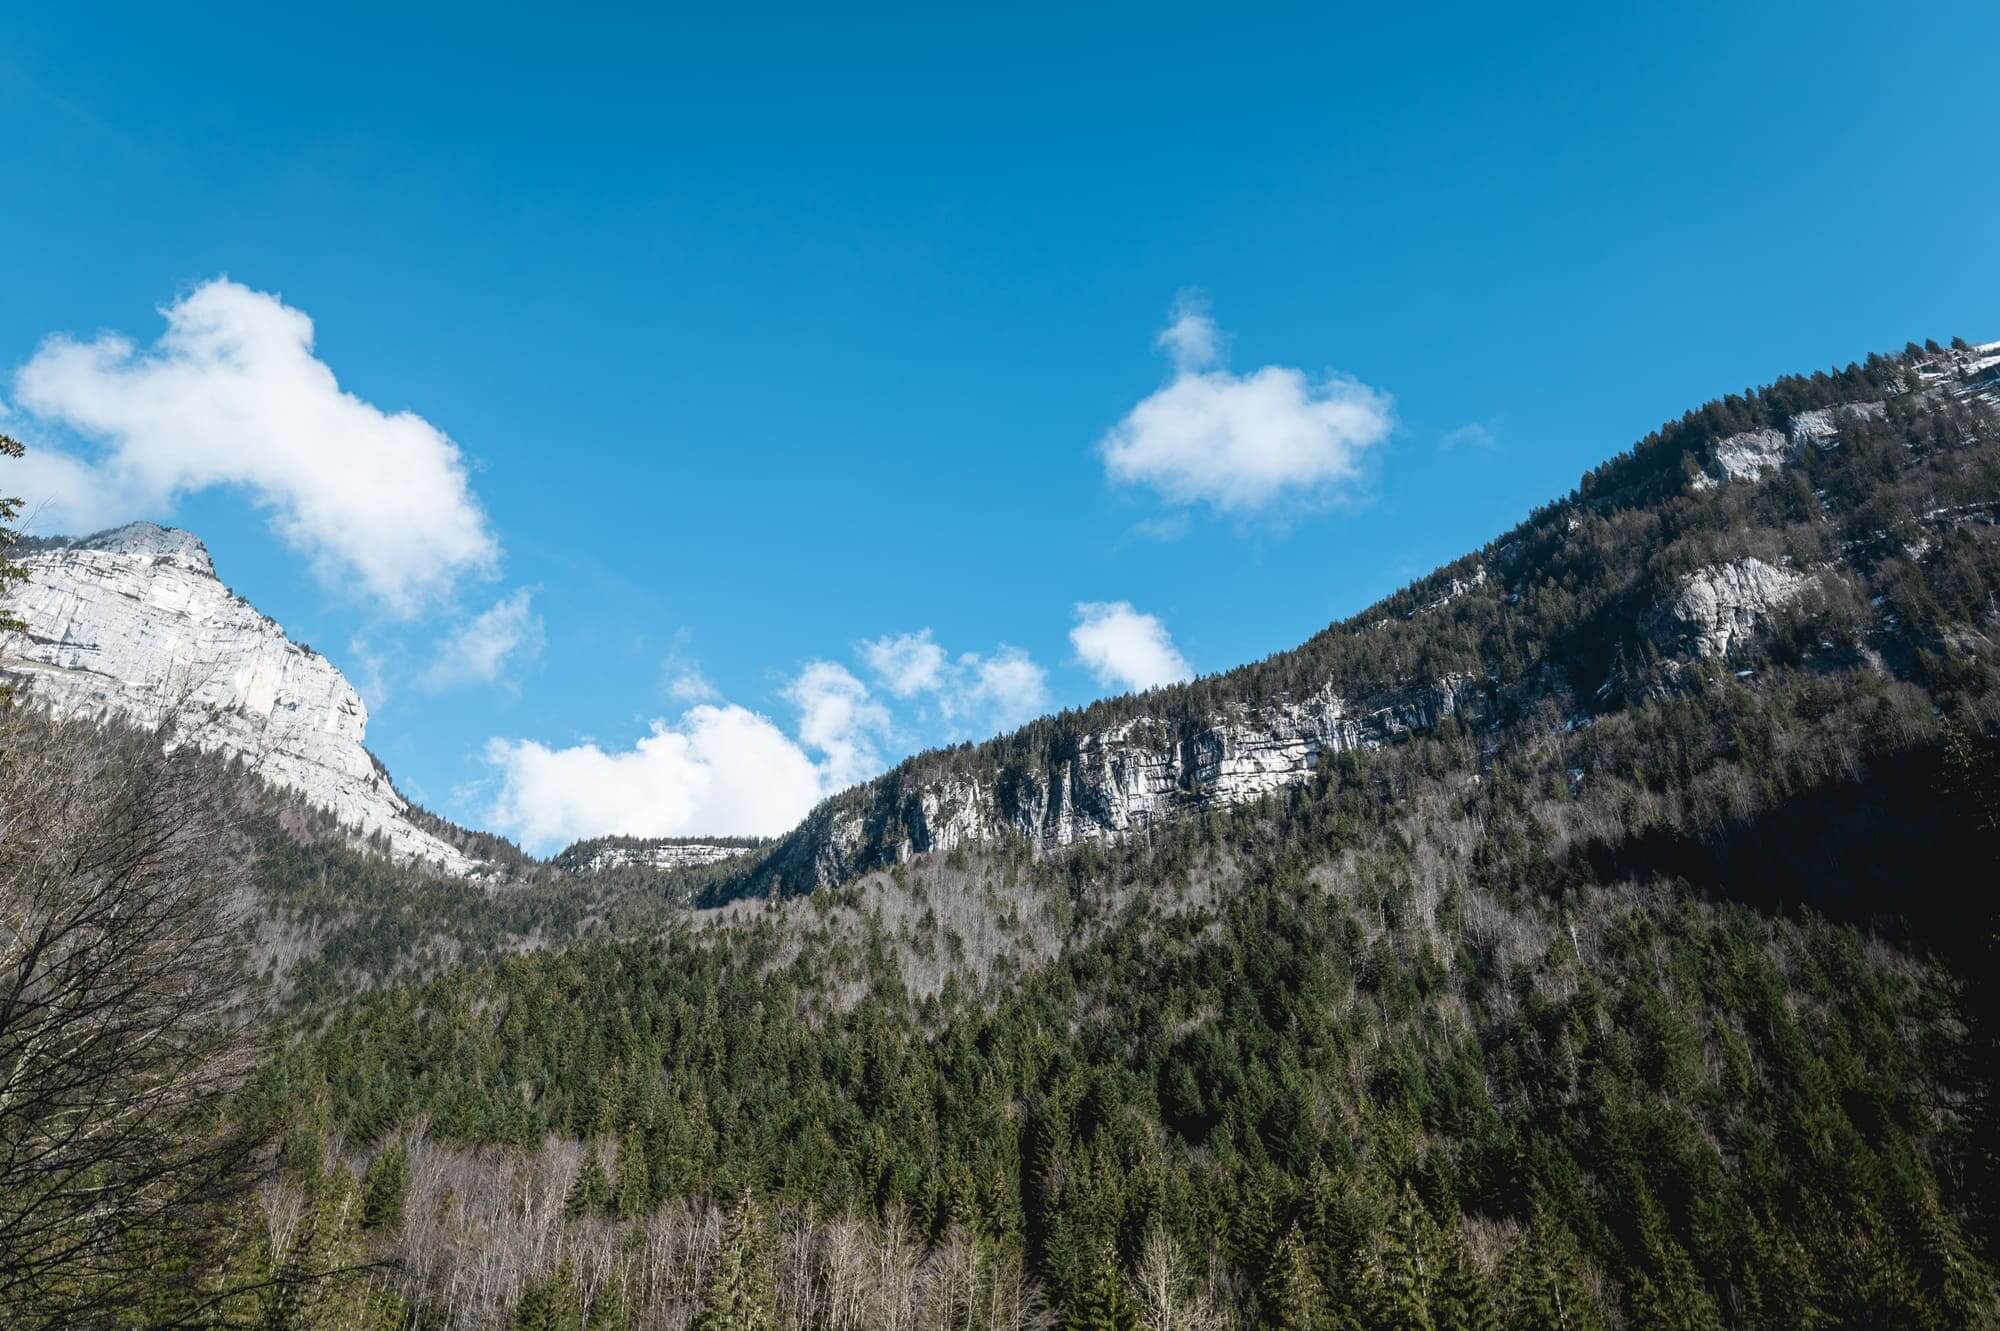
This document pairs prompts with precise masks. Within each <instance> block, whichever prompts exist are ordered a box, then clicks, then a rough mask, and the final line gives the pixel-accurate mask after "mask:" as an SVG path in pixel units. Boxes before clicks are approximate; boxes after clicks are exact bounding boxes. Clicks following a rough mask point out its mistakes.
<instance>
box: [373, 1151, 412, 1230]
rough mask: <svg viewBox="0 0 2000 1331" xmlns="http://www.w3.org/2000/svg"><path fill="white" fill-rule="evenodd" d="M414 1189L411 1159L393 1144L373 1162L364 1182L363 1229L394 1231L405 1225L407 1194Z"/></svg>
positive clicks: (405, 1152) (378, 1154)
mask: <svg viewBox="0 0 2000 1331" xmlns="http://www.w3.org/2000/svg"><path fill="white" fill-rule="evenodd" d="M409 1186H410V1156H409V1152H408V1151H407V1150H405V1149H404V1147H403V1144H402V1143H401V1142H392V1143H390V1144H389V1145H388V1146H387V1147H385V1148H384V1149H383V1150H382V1151H380V1152H379V1153H377V1155H376V1156H375V1158H374V1160H372V1161H370V1162H369V1165H368V1173H367V1174H366V1175H365V1176H364V1177H363V1178H362V1181H361V1197H362V1202H361V1226H362V1228H364V1229H371V1230H387V1231H390V1232H394V1231H395V1230H396V1229H398V1228H399V1227H401V1225H402V1223H403V1195H404V1194H405V1193H406V1192H407V1191H408V1190H409Z"/></svg>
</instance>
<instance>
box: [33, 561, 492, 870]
mask: <svg viewBox="0 0 2000 1331" xmlns="http://www.w3.org/2000/svg"><path fill="white" fill-rule="evenodd" d="M18 551H19V553H18V562H19V563H21V564H22V565H23V566H24V567H25V569H26V571H27V577H26V579H25V580H23V581H22V582H20V583H19V584H17V585H16V586H14V587H13V588H11V589H10V590H9V594H8V597H7V600H6V609H7V610H8V611H9V612H11V613H12V614H13V615H14V616H15V617H16V618H17V619H18V620H19V621H20V622H21V623H22V625H23V628H22V629H21V630H19V631H16V632H8V633H6V634H5V635H4V637H0V673H4V674H6V675H8V676H11V677H13V679H14V680H15V681H16V683H17V686H18V687H19V688H20V690H21V691H22V692H23V693H24V694H25V695H26V696H27V697H29V698H30V699H32V700H34V701H36V702H37V703H39V704H41V705H42V706H44V707H46V708H47V709H49V710H50V711H52V712H53V713H55V714H57V715H59V716H85V717H96V716H112V717H116V718H118V719H120V720H124V721H127V722H131V723H134V724H137V725H140V726H143V727H146V728H148V729H156V728H158V727H160V726H161V725H162V724H163V723H164V722H166V721H167V720H168V719H169V717H170V716H171V717H173V719H175V721H176V722H177V723H178V724H180V725H184V726H186V727H188V728H189V731H190V733H191V734H192V736H193V738H194V741H195V743H196V744H197V745H199V746H200V747H201V748H202V749H203V750H204V751H210V752H216V753H220V754H222V755H225V756H227V757H230V758H236V759H240V760H242V761H243V762H244V763H245V764H247V765H248V766H249V767H250V768H251V769H252V770H253V771H255V772H256V773H257V775H259V776H261V777H263V778H264V780H266V781H268V782H270V783H271V784H272V785H274V786H277V787H279V788H280V789H283V790H289V791H295V792H297V793H298V794H299V795H301V796H302V797H303V798H304V799H305V800H306V801H307V802H309V803H310V804H312V805H313V806H315V807H316V808H319V809H322V810H324V811H326V812H328V813H331V814H332V815H334V817H335V818H337V819H338V820H339V821H340V823H341V824H343V825H344V826H345V827H346V828H348V829H349V830H350V832H351V833H352V834H354V835H356V836H358V837H360V838H363V839H368V840H375V841H378V842H379V843H380V844H381V846H382V847H383V848H384V849H386V850H387V851H388V853H389V854H391V855H392V856H394V857H396V858H398V859H400V860H404V861H411V862H419V863H424V864H428V865H430V866H431V867H433V868H435V869H436V870H438V871H440V872H444V873H451V874H473V873H477V872H478V871H479V870H480V868H481V863H480V861H478V860H475V859H473V858H472V857H471V856H469V855H467V854H466V853H465V852H464V851H462V850H460V849H459V848H458V847H457V846H455V845H452V844H451V843H450V842H448V841H447V840H445V839H444V838H443V837H442V836H440V835H438V834H437V833H436V832H434V831H432V830H427V829H426V828H425V827H422V826H419V825H418V823H417V821H416V818H417V817H418V816H419V815H417V814H416V813H415V812H414V811H413V809H412V807H411V805H410V804H409V802H408V801H407V800H405V799H404V798H403V797H402V795H400V794H399V793H397V791H396V788H395V786H394V785H393V783H392V782H391V781H390V779H389V774H388V772H387V770H386V769H385V768H384V767H383V766H382V764H381V762H380V761H379V760H377V759H376V757H375V756H374V755H373V754H372V753H370V752H369V751H368V750H367V749H366V748H365V747H363V744H362V740H363V738H364V736H365V734H366V732H367V728H368V709H367V707H366V706H365V705H364V704H363V703H362V701H361V695H360V694H359V693H357V692H356V691H355V689H354V686H353V685H352V684H350V683H349V682H348V681H347V678H346V676H344V675H342V674H341V673H340V671H339V670H337V669H335V668H334V666H333V664H332V663H331V662H329V661H328V660H327V659H326V658H325V657H323V656H321V655H320V654H319V653H317V652H315V651H313V650H312V649H311V648H310V647H306V646H304V645H302V644H300V643H296V642H293V641H292V640H291V639H290V638H288V637H286V636H285V631H284V630H283V629H282V628H280V627H279V626H278V624H277V622H276V621H274V620H272V619H271V618H270V617H268V616H266V615H263V614H261V613H259V612H258V611H257V610H256V609H255V608H254V607H253V606H251V605H250V603H249V602H247V601H245V600H243V599H242V598H241V597H238V596H236V595H234V594H233V593H231V592H230V590H229V589H228V588H227V587H225V586H224V585H223V584H222V582H221V580H220V579H219V578H217V576H216V572H215V564H214V561H213V560H212V559H211V558H210V557H209V553H208V548H207V547H206V546H204V545H203V544H202V543H201V541H200V540H199V539H198V538H196V537H195V536H194V535H192V534H191V533H189V532H185V531H181V530H178V529H176V528H171V527H160V526H156V525H154V524H152V523H149V522H136V523H132V524H131V525H129V526H125V527H119V528H116V529H114V530H112V531H105V532H99V533H98V534H96V535H94V536H85V537H80V538H67V537H63V538H55V539H43V540H31V541H24V542H22V543H21V545H20V546H19V547H18Z"/></svg>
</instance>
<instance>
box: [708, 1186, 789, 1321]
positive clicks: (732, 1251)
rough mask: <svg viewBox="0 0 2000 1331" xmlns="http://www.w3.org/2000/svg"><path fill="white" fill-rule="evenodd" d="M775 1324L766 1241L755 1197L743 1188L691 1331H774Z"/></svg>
mask: <svg viewBox="0 0 2000 1331" xmlns="http://www.w3.org/2000/svg"><path fill="white" fill-rule="evenodd" d="M777 1325H778V1312H777V1295H776V1292H775V1291H774V1289H773V1287H772V1279H771V1257H770V1249H769V1240H768V1238H767V1237H766V1235H765V1232H764V1219H763V1215H762V1212H761V1211H760V1210H759V1208H758V1206H757V1201H756V1198H754V1197H752V1196H751V1195H750V1192H749V1190H748V1189H747V1188H746V1189H745V1190H744V1192H743V1195H742V1196H741V1197H739V1198H738V1199H737V1202H736V1206H735V1208H734V1209H733V1210H732V1211H731V1212H730V1213H729V1223H728V1225H727V1227H726V1228H725V1229H724V1230H723V1233H722V1249H721V1251H720V1252H718V1253H717V1254H716V1257H715V1269H714V1270H713V1271H711V1272H710V1273H709V1277H708V1287H707V1288H706V1289H705V1290H704V1291H703V1292H702V1299H701V1311H700V1312H699V1313H697V1314H696V1315H695V1320H694V1328H693V1331H776V1328H777Z"/></svg>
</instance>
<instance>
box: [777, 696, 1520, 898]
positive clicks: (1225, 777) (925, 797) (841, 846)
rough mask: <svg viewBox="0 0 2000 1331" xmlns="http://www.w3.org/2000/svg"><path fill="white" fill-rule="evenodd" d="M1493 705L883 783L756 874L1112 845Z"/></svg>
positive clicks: (1255, 715)
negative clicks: (1002, 846)
mask: <svg viewBox="0 0 2000 1331" xmlns="http://www.w3.org/2000/svg"><path fill="white" fill-rule="evenodd" d="M1493 702H1494V700H1493V698H1492V695H1491V692H1490V689H1489V686H1488V685H1487V684H1486V683H1485V682H1484V681H1479V680H1474V679H1473V678H1472V677H1470V676H1466V675H1450V676H1446V677H1445V678H1443V679H1439V680H1436V681H1433V682H1432V683H1430V684H1426V685H1419V686H1415V687H1411V688H1408V689H1403V690H1399V691H1396V692H1393V693H1390V694H1386V695H1384V696H1381V697H1376V698H1372V699H1369V700H1367V701H1366V702H1362V703H1356V702H1354V701H1351V700H1349V699H1346V698H1343V697H1341V696H1340V695H1339V694H1338V693H1336V692H1334V691H1333V690H1332V689H1331V688H1324V689H1321V690H1320V691H1319V692H1317V693H1315V694H1313V695H1312V696H1311V697H1309V698H1306V699H1304V700H1303V701H1300V702H1297V703H1291V702H1281V703H1279V704H1276V705H1273V706H1268V707H1263V708H1251V707H1247V706H1243V705H1235V706H1232V707H1230V708H1229V709H1227V710H1226V711H1225V712H1224V714H1223V715H1221V716H1219V717H1216V718H1214V719H1213V720H1212V721H1211V722H1210V723H1209V724H1207V725H1205V726H1203V727H1201V728H1199V729H1197V730H1193V731H1191V732H1186V733H1182V732H1181V731H1180V730H1179V728H1176V727H1172V726H1169V725H1167V724H1165V723H1163V722H1161V721H1157V720H1153V719H1150V718H1145V717H1141V718H1138V719H1135V720H1132V721H1127V722H1124V723H1121V724H1119V725H1117V726H1114V727H1111V728H1109V729H1107V730H1104V731H1101V732H1098V733H1094V734H1089V735H1086V736H1083V737H1082V738H1081V739H1079V740H1078V741H1077V742H1076V744H1075V745H1074V748H1073V750H1072V751H1071V752H1070V753H1068V754H1067V755H1065V756H1063V757H1062V758H1061V759H1060V760H1058V761H1056V762H1053V763H1050V764H1048V765H1047V766H1045V767H1041V768H1039V769H1037V770H1033V771H1020V770H1014V771H1009V770H1002V771H999V772H995V773H990V774H987V775H984V776H976V775H968V774H955V775H952V774H947V775H943V776H940V777H938V778H936V779H934V780H926V781H923V782H922V783H921V784H914V785H913V784H906V783H904V782H903V781H901V780H898V779H896V778H895V775H894V774H892V776H891V777H889V778H880V779H878V780H876V781H875V782H872V783H870V784H869V785H868V786H864V787H861V788H859V789H858V790H857V791H852V792H849V794H848V795H847V796H844V797H837V798H836V799H834V800H831V801H828V802H827V803H826V804H823V805H821V806H820V807H819V808H818V809H816V810H815V811H814V812H813V814H812V815H811V816H810V817H809V818H808V819H807V820H806V822H805V824H803V825H802V826H801V827H800V828H799V829H798V830H797V831H795V832H793V833H792V834H791V835H790V836H788V837H786V838H785V840H784V841H783V842H782V843H781V844H780V845H779V847H778V849H777V851H776V852H775V853H774V854H773V855H772V857H771V858H770V859H769V860H768V861H766V862H765V864H764V865H763V866H761V868H760V870H759V877H760V879H761V880H762V881H765V882H775V883H776V884H778V885H781V886H782V887H783V888H784V889H785V890H787V891H802V890H809V889H810V888H813V887H817V886H820V885H823V884H829V883H840V882H845V881H847V880H848V879H850V878H853V877H854V876H856V875H857V874H861V873H866V872H868V871H869V870H871V869H878V868H883V867H886V866H889V865H892V864H896V863H900V862H902V861H904V860H907V859H909V858H910V857H911V856H913V855H918V854H923V853H925V852H932V851H937V852H948V851H951V850H953V849H956V848H958V847H960V846H966V845H972V844H976V843H979V842H984V841H993V840H998V839H1001V838H1019V839H1023V840H1025V841H1027V842H1028V843H1029V844H1030V845H1032V846H1034V847H1036V848H1037V849H1042V850H1052V849H1057V848H1060V847H1064V846H1071V845H1076V844H1079V843H1083V842H1090V841H1111V840H1117V839H1119V838H1121V837H1124V836H1127V835H1130V834H1131V833H1133V832H1137V831H1141V830H1143V829H1145V828H1147V827H1151V826H1154V825H1156V824H1158V823H1160V822H1162V821H1165V820H1166V819H1168V818H1171V817H1174V816H1177V815H1182V814H1185V813H1188V812H1190V811H1200V810H1204V809H1211V808H1229V807H1231V806H1234V805H1239V804H1244V803H1247V802H1249V801H1252V800H1255V799H1258V798H1260V797H1261V796H1263V795H1266V794H1269V793H1271V792H1273V791H1278V790H1283V789H1285V788H1286V787H1288V786H1293V785H1297V784H1299V783H1301V782H1303V781H1305V780H1307V779H1309V778H1310V777H1311V776H1312V775H1313V773H1314V771H1315V770H1316V769H1317V768H1318V766H1319V763H1320V760H1321V758H1322V757H1323V756H1326V755H1329V754H1338V753H1343V752H1346V751H1349V750H1357V749H1372V748H1379V747H1381V746H1383V745H1385V744H1389V743H1393V742H1395V741H1397V740H1399V739H1401V738H1404V737H1406V736H1408V735H1411V734H1414V733H1417V732H1420V731H1427V730H1430V729H1432V728H1434V727H1436V726H1437V725H1438V724H1440V723H1441V722H1443V721H1444V720H1445V719H1446V718H1448V717H1464V718H1465V719H1466V720H1468V721H1469V722H1472V723H1475V724H1476V723H1478V722H1479V721H1481V720H1482V719H1483V718H1484V717H1485V716H1486V715H1487V714H1488V712H1489V711H1490V710H1491V708H1492V706H1493Z"/></svg>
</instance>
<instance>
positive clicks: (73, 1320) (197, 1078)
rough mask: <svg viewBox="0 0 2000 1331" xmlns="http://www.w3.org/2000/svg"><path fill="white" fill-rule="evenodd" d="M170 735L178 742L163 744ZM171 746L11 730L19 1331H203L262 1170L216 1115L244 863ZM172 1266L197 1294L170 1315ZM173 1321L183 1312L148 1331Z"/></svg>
mask: <svg viewBox="0 0 2000 1331" xmlns="http://www.w3.org/2000/svg"><path fill="white" fill-rule="evenodd" d="M172 734H173V731H172V730H171V729H168V730H167V731H166V732H165V737H166V738H169V739H170V738H171V736H172ZM162 738H163V736H162V735H160V734H155V735H141V734H120V733H117V732H114V731H110V730H100V729H97V728H94V727H91V726H88V725H84V724H80V723H56V722H51V721H48V720H46V719H44V718H41V717H39V716H35V715H31V714H28V713H26V712H24V711H22V710H21V709H18V708H7V709H6V710H4V711H0V1309H4V1310H5V1312H6V1316H5V1320H6V1322H7V1324H8V1325H10V1326H14V1327H24V1328H26V1327H44V1326H48V1327H53V1326H64V1327H73V1326H91V1325H96V1324H99V1323H102V1322H104V1321H106V1320H107V1319H109V1318H111V1317H112V1316H113V1315H114V1314H118V1313H120V1312H121V1310H129V1309H130V1308H131V1307H132V1305H133V1304H134V1301H135V1300H137V1299H139V1298H140V1297H141V1296H142V1295H143V1297H144V1299H145V1300H146V1303H147V1311H146V1313H145V1316H144V1319H143V1320H144V1321H146V1322H151V1323H155V1324H161V1323H163V1324H168V1325H171V1324H173V1323H174V1322H175V1321H177V1320H182V1319H184V1318H189V1317H196V1316H204V1315H206V1313H205V1312H204V1311H203V1309H204V1308H206V1307H209V1306H211V1305H212V1304H213V1302H214V1299H215V1297H217V1291H215V1290H214V1289H213V1288H212V1282H213V1277H214V1273H215V1272H217V1271H218V1270H220V1269H222V1268H223V1267H225V1266H226V1265H227V1264H228V1263H229V1262H230V1260H231V1259H232V1257H233V1254H232V1253H231V1252H230V1251H229V1249H230V1247H231V1245H233V1244H235V1243H238V1242H241V1241H243V1235H244V1231H245V1226H243V1225H242V1224H241V1223H240V1220H241V1210H240V1208H239V1206H238V1203H239V1201H241V1200H242V1199H243V1198H244V1195H245V1189H246V1186H247V1184H248V1183H249V1181H250V1167H251V1157H252V1154H253V1153H252V1151H251V1150H250V1149H249V1143H248V1142H247V1140H246V1139H245V1138H244V1137H243V1135H242V1131H243V1130H242V1129H241V1128H240V1127H232V1126H231V1125H230V1124H229V1121H228V1118H227V1116H226V1115H225V1114H224V1112H223V1111H224V1108H225V1103H226V1099H227V1097H228V1096H229V1094H230V1093H231V1091H233V1090H234V1089H235V1088H236V1087H237V1086H238V1085H239V1084H240V1083H241V1080H242V1078H243V1077H244V1075H245V1074H246V1072H247V1071H248V1069H249V1067H250V1066H251V1065H252V1062H253V1060H254V1058H255V1055H256V1050H255V1046H254V1044H253V1042H252V1039H251V1037H250V1035H249V1034H248V1030H249V1028H248V1027H247V1026H246V1024H245V1023H244V1021H243V1020H242V1013H241V1012H240V1011H239V1010H238V1005H239V1003H240V1001H241V992H242V991H241V989H240V987H239V983H238V976H239V975H240V974H241V971H240V965H239V961H240V958H239V956H238V949H237V945H236V943H235V940H234V920H233V918H232V915H231V903H232V902H233V901H235V900H238V899H240V898H239V893H240V891H241V887H242V884H241V875H242V872H243V869H242V858H243V857H242V855H241V854H240V853H238V852H237V851H236V850H235V848H234V847H232V846H230V845H228V844H227V838H228V822H227V819H226V818H225V816H224V812H223V809H222V808H221V796H220V794H219V793H218V789H217V785H216V782H215V781H214V779H213V773H212V772H210V771H208V770H206V769H205V766H204V764H203V763H202V761H201V759H200V757H199V755H198V754H197V753H196V752H195V750H194V748H193V746H192V745H183V746H179V747H171V748H168V749H163V746H162V742H161V741H162ZM162 1249H169V1250H171V1251H172V1253H173V1254H174V1258H175V1260H174V1261H173V1262H172V1263H171V1264H170V1265H171V1267H172V1268H173V1269H175V1270H184V1271H185V1272H187V1275H186V1277H185V1280H186V1282H187V1284H188V1288H186V1289H183V1290H181V1291H179V1292H178V1293H179V1295H180V1297H168V1298H163V1297H162V1295H163V1291H162V1289H161V1282H162V1280H163V1278H167V1277H168V1275H169V1274H170V1273H169V1272H168V1271H166V1270H164V1269H163V1267H162V1264H161V1263H160V1262H159V1260H158V1255H159V1252H160V1251H161V1250H162ZM170 1306H171V1307H176V1308H179V1309H181V1310H183V1311H180V1312H158V1313H156V1312H154V1311H152V1310H153V1309H155V1308H167V1307H170Z"/></svg>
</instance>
